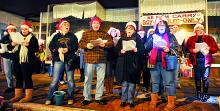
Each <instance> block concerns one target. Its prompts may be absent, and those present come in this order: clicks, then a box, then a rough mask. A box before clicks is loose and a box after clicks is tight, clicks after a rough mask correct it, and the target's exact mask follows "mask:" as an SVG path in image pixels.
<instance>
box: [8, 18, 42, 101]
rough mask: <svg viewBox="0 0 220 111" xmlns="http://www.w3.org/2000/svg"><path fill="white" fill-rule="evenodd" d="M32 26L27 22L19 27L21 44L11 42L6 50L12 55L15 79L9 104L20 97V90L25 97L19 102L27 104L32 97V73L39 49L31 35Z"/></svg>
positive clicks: (36, 41) (35, 39)
mask: <svg viewBox="0 0 220 111" xmlns="http://www.w3.org/2000/svg"><path fill="white" fill-rule="evenodd" d="M31 28H32V26H31V24H30V23H29V22H24V23H23V24H22V25H21V32H20V34H21V37H23V42H22V43H21V44H19V43H16V42H15V41H12V43H11V44H10V45H9V46H8V49H9V50H11V51H12V52H13V53H14V57H13V67H14V71H15V78H16V88H15V96H14V97H13V98H12V99H10V100H9V101H10V102H16V101H18V100H19V99H20V98H21V96H22V90H23V88H25V97H24V98H23V99H21V100H20V101H19V102H29V101H30V100H31V99H32V95H33V81H32V73H33V69H34V67H35V63H36V60H37V58H36V56H35V53H36V52H37V51H38V49H39V45H38V40H37V38H36V37H35V36H34V35H33V34H32V33H31V32H32V29H31Z"/></svg>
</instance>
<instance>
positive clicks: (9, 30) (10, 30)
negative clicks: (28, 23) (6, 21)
mask: <svg viewBox="0 0 220 111" xmlns="http://www.w3.org/2000/svg"><path fill="white" fill-rule="evenodd" d="M7 30H8V33H10V32H16V30H15V29H14V28H8V29H7Z"/></svg>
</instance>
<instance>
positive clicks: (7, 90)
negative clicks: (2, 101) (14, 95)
mask: <svg viewBox="0 0 220 111" xmlns="http://www.w3.org/2000/svg"><path fill="white" fill-rule="evenodd" d="M11 92H15V88H8V89H6V90H5V91H4V93H11Z"/></svg>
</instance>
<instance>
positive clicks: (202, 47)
mask: <svg viewBox="0 0 220 111" xmlns="http://www.w3.org/2000/svg"><path fill="white" fill-rule="evenodd" d="M207 47H208V45H207V44H206V43H204V42H203V43H196V44H195V48H197V49H199V51H200V52H201V53H202V54H203V55H206V54H208V53H209V51H208V50H207Z"/></svg>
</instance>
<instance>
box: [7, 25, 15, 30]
mask: <svg viewBox="0 0 220 111" xmlns="http://www.w3.org/2000/svg"><path fill="white" fill-rule="evenodd" d="M9 28H12V29H16V26H14V25H13V24H9V25H8V26H7V27H6V29H7V30H8V29H9Z"/></svg>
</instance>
